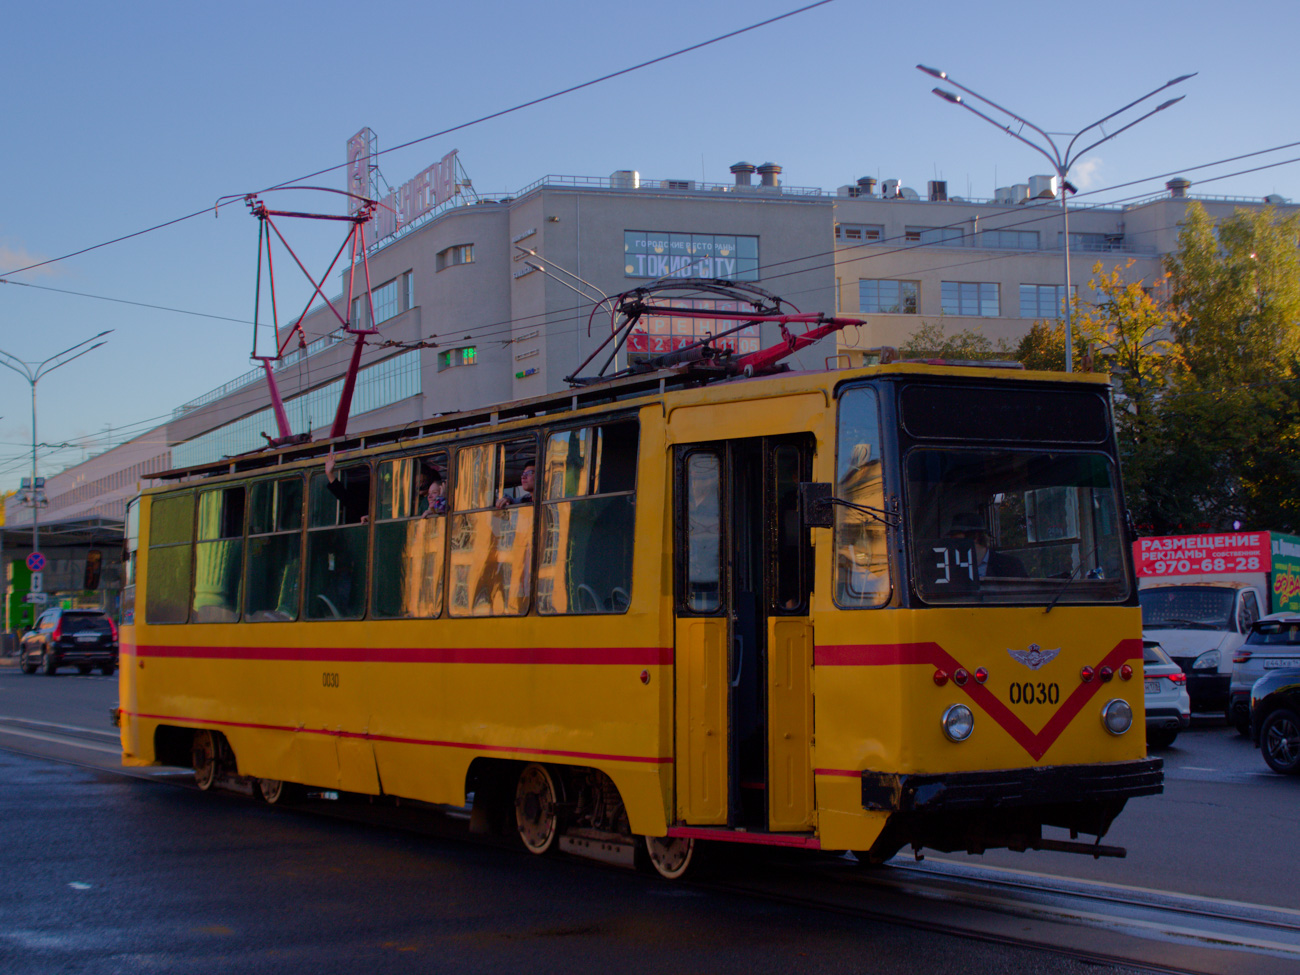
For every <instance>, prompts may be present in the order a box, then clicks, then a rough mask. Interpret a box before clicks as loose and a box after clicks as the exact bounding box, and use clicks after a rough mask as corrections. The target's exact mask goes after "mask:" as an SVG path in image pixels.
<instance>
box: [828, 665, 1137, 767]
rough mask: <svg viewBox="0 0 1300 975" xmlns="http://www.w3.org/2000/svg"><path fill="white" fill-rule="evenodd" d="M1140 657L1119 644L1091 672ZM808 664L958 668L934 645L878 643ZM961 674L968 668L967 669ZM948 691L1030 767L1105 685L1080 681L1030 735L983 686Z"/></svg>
mask: <svg viewBox="0 0 1300 975" xmlns="http://www.w3.org/2000/svg"><path fill="white" fill-rule="evenodd" d="M1141 658H1142V641H1141V640H1137V639H1128V640H1120V641H1119V643H1117V644H1115V647H1114V648H1113V649H1112V650H1111V651H1110V652H1109V653H1108V654H1106V656H1105V657H1103V658H1102V659H1101V660H1100V661H1099V662H1098V663H1096V664H1095V665H1094V667H1093V669H1094V670H1100V669H1101V668H1102V667H1110V668H1111V669H1118V667H1119V666H1120V665H1121V664H1122V663H1124V662H1125V661H1126V660H1133V659H1139V660H1140V659H1141ZM813 659H814V661H815V662H816V664H817V666H819V667H883V666H891V665H899V664H925V665H928V666H931V667H935V668H940V669H943V670H946V671H948V673H949V674H951V673H953V672H955V671H956V670H957V669H958V668H959V667H962V664H961V663H959V662H958V661H957V658H956V657H954V656H953V655H952V654H950V653H949V652H948V651H947V650H945V649H943V647H941V646H939V644H937V643H882V644H860V645H853V644H845V645H826V646H819V647H817V648H816V649H815V650H814V653H813ZM965 669H966V670H972V669H973V668H970V667H967V668H965ZM950 686H951V687H952V688H953V690H955V691H959V692H961V693H964V694H966V695H967V696H969V697H970V699H971V700H972V701H974V702H975V703H976V704H978V705H979V706H980V708H981V709H983V711H984V712H985V713H986V714H987V715H988V716H989V717H990V718H992V719H993V721H994V722H995V723H996V724H997V725H998V726H999V727H1001V728H1002V730H1003V731H1005V732H1006V733H1007V734H1008V735H1010V736H1011V737H1012V738H1013V739H1015V741H1016V742H1017V743H1018V744H1019V745H1020V747H1021V748H1023V749H1024V750H1025V751H1026V752H1028V753H1029V756H1030V758H1032V759H1033V760H1034V761H1035V762H1037V761H1039V760H1040V759H1041V758H1042V757H1043V756H1044V755H1046V754H1047V751H1048V749H1050V748H1051V747H1052V746H1053V745H1054V744H1056V740H1057V739H1058V738H1060V736H1061V734H1062V732H1064V731H1065V729H1066V728H1068V727H1069V725H1070V722H1071V721H1073V720H1074V718H1075V717H1076V716H1077V715H1078V713H1079V712H1080V711H1082V710H1083V708H1084V705H1086V704H1087V703H1088V702H1089V701H1091V700H1092V699H1093V698H1094V697H1096V696H1097V694H1098V693H1099V692H1100V691H1101V689H1102V687H1104V686H1105V684H1103V682H1102V681H1101V680H1092V681H1090V682H1088V683H1086V684H1085V683H1082V682H1080V683H1079V684H1078V685H1077V686H1076V687H1075V688H1074V690H1073V691H1072V692H1070V694H1069V696H1068V697H1066V699H1065V700H1064V701H1063V702H1061V706H1060V707H1059V708H1057V709H1056V711H1055V712H1054V713H1053V714H1052V716H1051V717H1050V718H1049V719H1048V721H1047V724H1045V725H1044V726H1043V727H1042V729H1041V730H1039V731H1037V732H1035V731H1032V730H1031V729H1030V728H1029V726H1028V725H1026V724H1025V723H1024V722H1023V721H1022V720H1021V719H1020V717H1019V716H1018V715H1017V714H1016V713H1015V712H1013V711H1012V710H1011V709H1010V708H1009V707H1007V705H1006V704H1004V703H1003V702H1002V701H1001V700H1000V699H999V698H998V697H997V696H996V695H995V694H994V693H993V691H992V690H991V689H990V688H989V687H988V686H986V685H984V684H978V683H976V682H975V681H969V682H967V684H966V686H965V687H958V686H957V685H956V684H952V685H950ZM817 774H819V775H861V774H862V773H861V772H860V771H858V772H854V771H851V770H847V769H844V770H838V769H837V770H831V769H818V770H817Z"/></svg>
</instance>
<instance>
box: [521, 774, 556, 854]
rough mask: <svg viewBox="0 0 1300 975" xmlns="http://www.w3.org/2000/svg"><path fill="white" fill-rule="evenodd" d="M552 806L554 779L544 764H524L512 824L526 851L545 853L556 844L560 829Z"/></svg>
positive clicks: (553, 800) (553, 801)
mask: <svg viewBox="0 0 1300 975" xmlns="http://www.w3.org/2000/svg"><path fill="white" fill-rule="evenodd" d="M555 806H556V799H555V782H554V781H553V780H552V779H551V773H550V772H548V771H547V770H546V766H544V765H536V764H534V765H528V766H526V767H525V768H524V770H523V771H522V772H520V773H519V782H518V784H517V785H516V786H515V826H516V828H517V829H518V830H519V839H520V840H521V841H522V842H523V844H524V846H525V847H526V848H527V849H528V852H530V853H546V852H547V851H549V850H550V849H552V848H553V847H554V846H555V838H556V837H557V836H558V835H559V832H560V830H559V818H558V816H557V815H556V811H555Z"/></svg>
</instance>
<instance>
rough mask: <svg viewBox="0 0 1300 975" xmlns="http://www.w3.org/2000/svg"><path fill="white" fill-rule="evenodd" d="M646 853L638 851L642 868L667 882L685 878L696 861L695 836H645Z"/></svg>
mask: <svg viewBox="0 0 1300 975" xmlns="http://www.w3.org/2000/svg"><path fill="white" fill-rule="evenodd" d="M642 839H643V840H644V841H645V844H644V846H645V848H644V851H642V850H638V851H637V852H638V854H641V855H640V856H638V860H639V861H640V864H641V866H642V867H644V868H647V869H648V870H653V871H654V872H655V873H657V874H658V875H659V876H661V877H663V878H664V879H665V880H678V879H679V878H681V877H683V876H685V874H686V871H688V870H690V868H691V864H692V863H693V862H694V860H695V838H694V837H693V836H644V837H642Z"/></svg>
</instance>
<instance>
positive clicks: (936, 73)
mask: <svg viewBox="0 0 1300 975" xmlns="http://www.w3.org/2000/svg"><path fill="white" fill-rule="evenodd" d="M916 70H917V71H924V72H925V73H926V74H928V75H929V76H930V77H931V78H938V79H939V80H940V81H947V80H948V72H946V71H940V70H939V69H938V68H927V67H926V66H925V65H924V64H918V65H917V66H916Z"/></svg>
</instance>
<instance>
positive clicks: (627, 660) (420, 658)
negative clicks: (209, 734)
mask: <svg viewBox="0 0 1300 975" xmlns="http://www.w3.org/2000/svg"><path fill="white" fill-rule="evenodd" d="M133 652H134V655H135V656H137V657H156V658H173V659H185V660H266V661H297V662H322V663H398V664H406V663H420V664H425V663H432V664H566V665H575V664H576V665H584V666H597V665H626V666H634V667H650V666H660V667H663V666H671V664H672V662H673V650H672V647H477V648H469V647H229V646H220V647H215V646H167V645H162V644H153V645H140V646H137V647H135V648H134V651H133Z"/></svg>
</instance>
